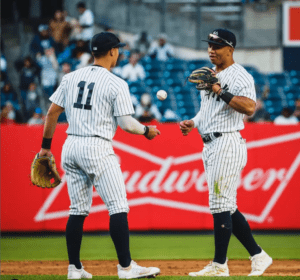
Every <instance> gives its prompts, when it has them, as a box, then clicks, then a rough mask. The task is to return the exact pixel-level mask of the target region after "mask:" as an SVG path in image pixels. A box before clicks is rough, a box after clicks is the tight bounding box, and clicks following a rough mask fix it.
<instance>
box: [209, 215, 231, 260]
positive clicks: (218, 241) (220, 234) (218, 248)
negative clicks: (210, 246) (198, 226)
mask: <svg viewBox="0 0 300 280" xmlns="http://www.w3.org/2000/svg"><path fill="white" fill-rule="evenodd" d="M213 217H214V236H215V257H214V260H213V261H214V262H217V263H220V264H224V263H225V262H226V255H227V248H228V244H229V240H230V236H231V232H232V223H231V216H230V212H229V211H227V212H222V213H217V214H213Z"/></svg>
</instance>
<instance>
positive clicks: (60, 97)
mask: <svg viewBox="0 0 300 280" xmlns="http://www.w3.org/2000/svg"><path fill="white" fill-rule="evenodd" d="M66 87H67V79H66V76H64V77H63V79H62V81H61V83H60V85H59V87H58V88H57V89H56V91H55V92H54V93H53V94H52V95H51V96H50V98H49V100H50V101H51V102H53V103H55V104H56V105H58V106H60V107H63V108H65V95H66Z"/></svg>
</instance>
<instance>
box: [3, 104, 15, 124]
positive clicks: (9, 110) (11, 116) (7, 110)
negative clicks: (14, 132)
mask: <svg viewBox="0 0 300 280" xmlns="http://www.w3.org/2000/svg"><path fill="white" fill-rule="evenodd" d="M16 115H17V114H16V110H15V109H14V106H13V104H12V103H11V102H10V101H7V102H6V103H5V105H4V106H3V107H1V124H15V123H16V122H15V119H16Z"/></svg>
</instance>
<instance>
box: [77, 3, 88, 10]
mask: <svg viewBox="0 0 300 280" xmlns="http://www.w3.org/2000/svg"><path fill="white" fill-rule="evenodd" d="M85 7H86V6H85V3H84V2H78V3H77V8H84V9H85Z"/></svg>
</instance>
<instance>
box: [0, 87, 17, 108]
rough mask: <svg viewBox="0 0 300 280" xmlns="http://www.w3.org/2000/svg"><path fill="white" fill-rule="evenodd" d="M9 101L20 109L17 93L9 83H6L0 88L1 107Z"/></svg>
mask: <svg viewBox="0 0 300 280" xmlns="http://www.w3.org/2000/svg"><path fill="white" fill-rule="evenodd" d="M7 102H10V103H11V104H12V105H13V106H14V107H15V108H16V109H17V110H19V109H20V106H19V102H18V96H17V93H16V92H15V91H14V89H13V87H12V85H11V84H10V83H6V84H5V85H4V86H3V88H2V89H1V107H2V106H4V105H5V104H6V103H7Z"/></svg>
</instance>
